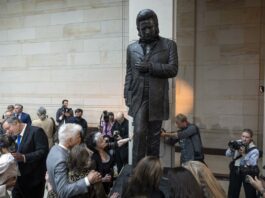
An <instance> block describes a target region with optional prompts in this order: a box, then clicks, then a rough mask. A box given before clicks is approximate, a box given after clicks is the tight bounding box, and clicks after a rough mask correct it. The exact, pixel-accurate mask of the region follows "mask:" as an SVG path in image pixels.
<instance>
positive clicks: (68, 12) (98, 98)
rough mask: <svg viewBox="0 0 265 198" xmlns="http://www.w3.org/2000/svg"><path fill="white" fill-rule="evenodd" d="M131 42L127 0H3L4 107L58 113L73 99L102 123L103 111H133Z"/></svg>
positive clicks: (0, 105) (0, 66)
mask: <svg viewBox="0 0 265 198" xmlns="http://www.w3.org/2000/svg"><path fill="white" fill-rule="evenodd" d="M127 44H128V0H53V1H50V0H15V1H8V0H2V1H0V72H1V77H0V83H1V86H0V98H1V100H0V112H3V111H4V110H5V108H6V106H7V105H8V104H14V103H21V104H23V105H24V109H25V112H29V113H30V114H31V115H32V117H33V118H36V113H35V112H36V109H37V108H38V107H39V106H40V105H43V106H45V107H47V110H48V114H49V115H50V116H55V112H56V110H57V108H58V107H60V106H61V101H62V99H64V98H67V99H69V102H70V104H69V105H70V107H72V108H83V109H84V111H85V113H84V117H85V118H86V119H87V120H88V123H89V125H90V126H96V125H97V124H98V120H99V116H100V114H101V112H102V110H104V109H107V110H111V111H114V112H117V111H119V110H126V109H125V106H124V100H123V82H124V70H125V64H124V62H125V56H124V54H125V53H124V50H125V48H126V46H127Z"/></svg>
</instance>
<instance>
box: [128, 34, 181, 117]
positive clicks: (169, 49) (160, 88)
mask: <svg viewBox="0 0 265 198" xmlns="http://www.w3.org/2000/svg"><path fill="white" fill-rule="evenodd" d="M147 57H148V58H147ZM143 60H146V61H147V62H149V63H151V67H150V68H149V120H150V121H152V120H167V119H168V118H169V97H168V90H169V84H168V78H173V77H175V76H176V75H177V73H178V57H177V46H176V43H175V42H174V41H172V40H169V39H166V38H162V37H159V39H158V41H157V43H156V44H155V46H154V48H152V49H151V50H150V52H149V54H148V55H144V51H143V49H142V46H141V44H140V43H139V41H136V42H134V43H132V44H130V45H129V46H128V48H127V70H126V77H125V85H124V98H125V101H126V105H127V106H128V107H129V112H128V114H129V115H130V116H132V117H134V116H135V114H136V113H137V111H138V109H139V108H140V106H141V103H142V98H143V92H144V79H145V74H144V73H140V72H139V71H138V70H137V69H136V68H135V64H136V63H138V62H142V61H143Z"/></svg>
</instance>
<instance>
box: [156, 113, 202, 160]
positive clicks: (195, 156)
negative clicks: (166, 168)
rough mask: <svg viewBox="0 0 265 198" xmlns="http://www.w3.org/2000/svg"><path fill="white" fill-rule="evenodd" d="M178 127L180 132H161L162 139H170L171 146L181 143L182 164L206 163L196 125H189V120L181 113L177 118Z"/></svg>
mask: <svg viewBox="0 0 265 198" xmlns="http://www.w3.org/2000/svg"><path fill="white" fill-rule="evenodd" d="M176 126H177V128H178V129H179V130H178V132H176V133H167V132H165V131H161V137H169V139H168V143H169V144H172V145H175V143H177V142H178V143H179V145H180V152H181V155H180V163H181V164H184V163H186V162H188V161H191V160H194V161H200V162H203V163H205V162H204V153H203V146H202V141H201V135H200V130H199V128H198V127H197V126H196V125H195V124H191V123H189V121H188V118H187V117H186V116H185V115H183V114H181V113H180V114H178V115H177V116H176Z"/></svg>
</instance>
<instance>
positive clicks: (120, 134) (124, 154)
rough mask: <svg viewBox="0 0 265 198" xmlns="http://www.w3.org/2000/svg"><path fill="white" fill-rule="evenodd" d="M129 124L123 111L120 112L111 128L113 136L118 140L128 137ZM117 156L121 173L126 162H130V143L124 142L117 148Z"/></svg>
mask: <svg viewBox="0 0 265 198" xmlns="http://www.w3.org/2000/svg"><path fill="white" fill-rule="evenodd" d="M128 126H129V122H128V120H127V119H126V118H125V117H124V114H123V113H122V112H118V113H117V115H116V120H115V122H114V124H113V127H112V129H111V130H112V134H113V137H114V138H116V140H121V139H124V138H128V129H129V128H128ZM115 158H116V162H117V168H118V173H119V172H120V171H121V169H122V167H123V166H124V165H125V164H128V144H124V145H123V146H121V147H119V148H117V149H116V150H115Z"/></svg>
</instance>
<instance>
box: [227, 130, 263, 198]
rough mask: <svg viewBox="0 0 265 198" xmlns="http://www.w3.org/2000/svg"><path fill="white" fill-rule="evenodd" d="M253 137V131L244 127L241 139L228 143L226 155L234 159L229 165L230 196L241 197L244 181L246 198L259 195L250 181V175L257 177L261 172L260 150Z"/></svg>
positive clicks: (232, 197) (230, 197) (233, 197)
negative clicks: (258, 163)
mask: <svg viewBox="0 0 265 198" xmlns="http://www.w3.org/2000/svg"><path fill="white" fill-rule="evenodd" d="M252 137H253V131H252V130H250V129H244V130H243V132H242V134H241V139H240V140H236V141H230V142H229V143H228V146H229V148H228V149H227V151H226V154H225V155H226V156H227V157H232V159H233V160H232V162H231V163H230V166H229V168H230V176H229V188H228V197H229V198H237V197H239V194H240V189H241V185H242V183H243V186H244V190H245V196H246V198H253V197H257V196H256V190H255V189H254V188H253V187H252V186H251V185H250V184H249V181H248V178H249V176H252V177H255V176H258V174H259V168H258V166H257V161H258V158H259V150H258V149H257V147H256V146H255V144H254V142H253V139H252Z"/></svg>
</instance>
